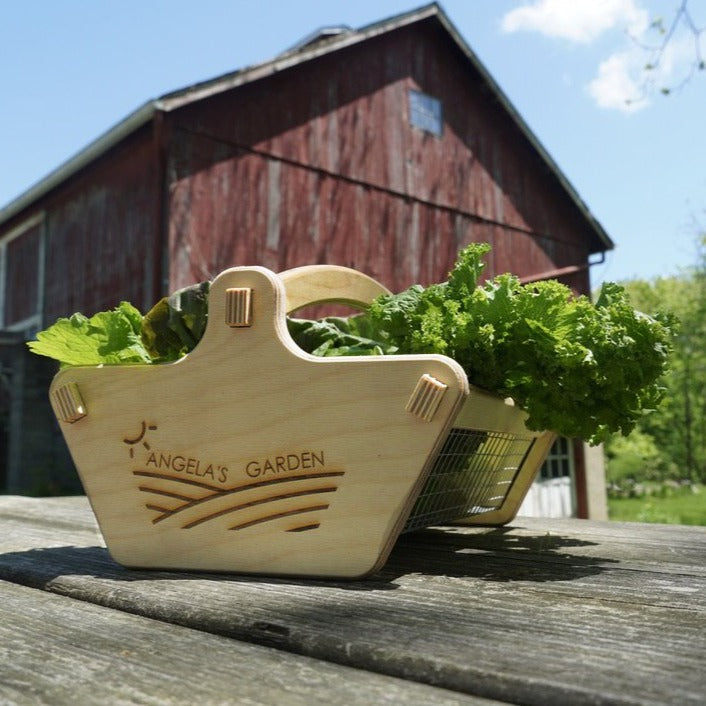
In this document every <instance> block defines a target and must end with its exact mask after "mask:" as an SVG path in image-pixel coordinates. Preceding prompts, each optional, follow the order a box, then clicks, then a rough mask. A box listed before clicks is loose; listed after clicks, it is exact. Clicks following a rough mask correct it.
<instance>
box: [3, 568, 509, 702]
mask: <svg viewBox="0 0 706 706" xmlns="http://www.w3.org/2000/svg"><path fill="white" fill-rule="evenodd" d="M332 685H335V688H332ZM0 702H1V703H2V704H3V705H4V706H21V705H26V706H41V705H44V704H46V706H62V704H66V705H67V706H74V705H75V704H81V705H84V704H86V705H89V704H96V706H98V705H100V706H104V705H105V704H111V706H112V705H114V704H154V705H157V704H164V705H169V706H174V705H175V704H194V703H199V704H208V705H209V706H210V705H213V704H224V705H225V704H272V705H273V706H279V705H280V704H285V703H286V704H288V705H289V704H291V705H292V706H297V705H301V706H309V705H310V704H326V706H328V705H329V704H332V705H334V706H350V705H351V704H361V705H367V704H401V703H404V704H418V705H419V706H423V705H425V704H439V705H440V706H441V705H446V706H453V705H454V704H469V705H471V706H472V705H473V704H477V705H478V706H483V705H484V704H487V705H488V706H491V704H493V703H497V702H493V701H488V700H486V699H480V698H474V697H471V696H464V695H462V694H458V693H454V692H450V691H447V690H445V689H438V688H435V687H431V686H426V685H423V684H417V683H414V682H410V681H404V680H402V679H396V678H394V677H386V676H383V675H378V674H370V673H369V672H364V671H361V670H357V669H352V668H350V667H345V666H342V665H337V664H332V663H330V662H322V661H321V660H315V659H312V658H309V657H302V656H299V655H292V654H286V655H285V654H283V653H282V652H280V651H279V650H275V649H272V648H267V647H262V646H259V645H253V644H247V643H243V642H238V641H237V640H230V639H228V638H226V637H221V636H219V635H212V634H209V633H203V632H198V631H194V630H190V629H188V628H182V627H178V626H175V625H171V624H169V623H164V622H160V621H156V620H152V619H149V618H142V617H139V616H136V615H131V614H129V613H124V612H121V611H116V610H106V609H102V608H100V607H99V606H96V605H91V604H87V603H83V602H79V601H74V600H71V599H70V598H66V597H63V596H57V595H53V594H51V593H46V592H44V591H38V590H36V589H32V588H27V587H25V586H18V585H16V584H12V583H6V582H0Z"/></svg>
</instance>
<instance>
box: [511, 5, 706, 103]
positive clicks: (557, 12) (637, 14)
mask: <svg viewBox="0 0 706 706" xmlns="http://www.w3.org/2000/svg"><path fill="white" fill-rule="evenodd" d="M644 1H645V0H532V2H528V3H526V4H524V5H521V6H520V7H516V8H515V9H514V10H510V11H509V12H507V13H506V14H505V15H504V17H503V18H502V21H501V28H502V30H503V31H504V32H520V31H525V32H539V33H540V34H543V35H545V36H547V37H550V38H555V39H564V40H568V41H571V42H575V43H579V44H584V45H588V44H591V43H592V42H593V41H594V40H596V39H598V38H599V37H600V36H601V35H604V34H606V33H608V32H610V31H611V30H612V31H613V32H614V34H613V35H612V36H613V37H614V38H615V42H616V46H615V47H614V50H613V51H612V52H611V53H610V55H609V56H607V57H606V58H604V59H602V60H596V61H597V62H598V68H597V71H596V75H595V77H594V78H593V79H592V80H591V81H590V82H589V83H588V84H587V85H586V90H587V92H588V94H589V95H590V96H591V97H592V98H593V99H594V101H595V102H596V104H597V105H598V106H599V107H601V108H606V109H611V110H620V111H623V112H626V113H631V112H635V111H637V110H640V109H642V108H645V107H646V106H648V105H649V104H650V100H649V96H650V95H653V94H654V93H658V92H660V91H662V90H665V89H667V90H672V89H673V88H675V87H679V86H681V85H683V84H685V83H686V82H688V80H689V78H690V77H691V75H692V74H693V72H694V65H695V57H697V56H698V55H699V51H698V50H695V49H694V41H695V37H694V32H693V31H692V30H690V29H689V27H688V25H686V24H685V21H684V19H683V18H682V19H681V21H680V23H679V25H678V26H677V27H676V31H675V32H674V34H673V35H670V37H669V42H668V43H667V44H666V46H662V42H663V37H662V36H660V35H659V34H658V32H657V30H656V29H655V28H654V27H651V26H650V16H649V13H648V11H647V10H646V9H645V7H644V6H643V4H644ZM676 18H679V15H676ZM618 32H620V33H622V38H621V35H619V34H618ZM700 41H701V42H702V48H701V55H703V53H704V52H705V51H706V33H704V34H702V35H701V37H700ZM648 66H651V68H647V67H648Z"/></svg>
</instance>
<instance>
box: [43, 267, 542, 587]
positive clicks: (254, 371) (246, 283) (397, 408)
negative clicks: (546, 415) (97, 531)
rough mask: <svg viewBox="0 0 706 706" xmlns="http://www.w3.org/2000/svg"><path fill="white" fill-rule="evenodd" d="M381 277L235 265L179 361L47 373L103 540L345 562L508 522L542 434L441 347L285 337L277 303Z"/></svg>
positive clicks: (185, 556)
mask: <svg viewBox="0 0 706 706" xmlns="http://www.w3.org/2000/svg"><path fill="white" fill-rule="evenodd" d="M384 291H386V290H384V288H382V287H381V285H379V284H377V283H376V282H374V280H371V279H370V278H368V277H366V276H365V275H362V274H360V273H358V272H356V271H354V270H349V269H347V268H336V267H328V266H318V267H317V266H314V267H308V268H298V269H296V270H290V271H288V272H285V273H282V274H281V275H276V274H274V273H272V272H270V271H269V270H266V269H264V268H259V267H247V268H245V267H238V268H232V269H229V270H226V271H224V272H223V273H221V274H220V275H219V276H218V277H217V278H216V279H215V280H214V282H213V284H212V286H211V292H210V298H209V319H208V325H207V328H206V332H205V334H204V337H203V339H202V341H201V342H200V343H199V344H198V346H197V347H196V348H195V349H194V350H193V351H192V352H191V353H189V354H188V355H187V356H186V357H184V358H182V359H181V360H179V361H177V362H175V363H168V364H163V365H130V366H98V367H73V368H66V369H64V370H62V371H60V372H59V373H58V374H57V375H56V377H55V378H54V381H53V382H52V385H51V390H50V398H51V402H52V405H53V408H54V412H55V414H56V416H57V418H58V420H59V424H60V427H61V429H62V432H63V434H64V437H65V439H66V442H67V444H68V446H69V449H70V451H71V454H72V457H73V459H74V462H75V464H76V467H77V469H78V473H79V475H80V478H81V481H82V483H83V485H84V488H85V491H86V493H87V495H88V497H89V499H90V502H91V505H92V507H93V510H94V512H95V515H96V518H97V520H98V523H99V525H100V528H101V531H102V533H103V536H104V538H105V541H106V544H107V546H108V549H109V551H110V553H111V554H112V556H113V557H114V558H115V559H116V560H117V561H118V562H120V563H122V564H124V565H126V566H130V567H143V568H169V569H190V570H205V571H231V572H244V573H265V574H279V575H305V576H329V577H334V576H336V577H351V578H352V577H360V576H364V575H367V574H370V573H372V572H374V571H376V570H377V569H378V568H380V567H381V566H382V565H383V564H384V562H385V560H386V559H387V556H388V554H389V552H390V550H391V548H392V546H393V544H394V542H395V541H396V539H397V537H398V536H399V534H400V533H401V532H403V531H406V530H412V529H416V528H420V527H426V526H429V525H433V524H440V523H449V522H452V521H456V522H474V523H488V524H503V523H505V522H508V521H509V520H511V519H512V518H513V517H514V515H515V513H516V512H517V508H518V507H519V505H520V503H521V501H522V499H523V497H524V495H525V493H526V491H527V489H528V487H529V485H530V483H531V482H532V480H533V478H534V476H535V474H536V472H537V470H538V468H539V466H540V465H541V463H542V461H543V460H544V457H545V455H546V453H547V450H548V448H549V446H550V444H551V441H552V439H553V435H552V434H548V433H544V434H538V433H533V432H529V431H527V430H526V428H525V426H524V415H523V413H522V412H521V411H520V410H519V409H517V408H516V407H513V406H512V405H510V404H507V403H506V402H504V401H503V400H501V399H499V398H496V397H494V396H492V395H488V394H486V393H484V392H482V391H480V390H478V389H476V388H471V387H470V386H469V384H468V381H467V378H466V375H465V373H464V371H463V370H462V368H461V367H460V366H459V365H458V364H457V363H456V362H455V361H453V360H451V359H450V358H447V357H444V356H438V355H404V356H372V357H342V358H317V357H314V356H311V355H309V354H307V353H305V352H303V351H302V350H301V349H300V348H299V347H298V346H296V344H295V343H294V342H293V341H292V339H291V338H290V336H289V333H288V331H287V325H286V314H287V312H289V311H294V310H297V309H299V308H301V307H302V306H304V305H307V304H311V303H319V302H323V301H343V302H346V303H348V304H354V305H356V304H357V305H364V304H365V303H366V302H369V301H370V300H371V298H372V297H374V296H376V295H377V294H379V293H381V292H384Z"/></svg>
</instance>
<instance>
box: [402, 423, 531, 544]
mask: <svg viewBox="0 0 706 706" xmlns="http://www.w3.org/2000/svg"><path fill="white" fill-rule="evenodd" d="M533 443H534V437H533V436H529V435H527V436H524V435H517V434H507V433H503V432H493V431H478V430H475V429H461V428H454V429H451V431H450V432H449V435H448V437H447V438H446V441H445V442H444V445H443V447H442V449H441V451H440V452H439V455H438V456H437V458H436V461H435V462H434V465H433V467H432V469H431V472H430V474H429V478H427V481H426V483H425V485H424V487H423V488H422V492H421V493H420V494H419V497H418V498H417V501H416V502H415V504H414V507H413V508H412V512H411V514H410V516H409V519H408V521H407V524H406V525H405V528H404V531H405V532H408V531H411V530H414V529H419V528H421V527H429V526H431V525H437V524H443V523H444V522H450V521H452V520H458V519H460V518H462V517H470V516H472V515H478V514H480V513H483V512H488V511H490V510H496V509H497V508H499V507H500V506H501V505H502V504H503V501H504V500H505V498H506V496H507V494H508V492H509V490H510V488H511V486H512V483H513V482H514V480H515V477H516V476H517V472H518V471H519V470H520V468H521V467H522V463H523V461H524V459H525V457H526V456H527V453H528V452H529V450H530V449H531V448H532V444H533Z"/></svg>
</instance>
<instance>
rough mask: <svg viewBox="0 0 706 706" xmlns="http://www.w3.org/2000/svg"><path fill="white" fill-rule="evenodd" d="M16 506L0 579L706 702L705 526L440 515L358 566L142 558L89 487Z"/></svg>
mask: <svg viewBox="0 0 706 706" xmlns="http://www.w3.org/2000/svg"><path fill="white" fill-rule="evenodd" d="M0 522H1V523H2V527H3V533H2V539H1V540H0V552H2V553H0V578H3V579H5V580H7V581H13V582H16V583H22V584H25V585H30V586H35V587H41V588H44V589H46V590H48V591H51V592H54V593H59V594H63V595H67V596H71V597H72V598H74V599H79V600H82V601H87V602H90V603H95V604H98V605H105V606H109V607H111V608H113V609H117V610H120V611H124V612H130V613H137V614H140V615H143V616H145V617H150V618H155V619H158V620H161V621H164V622H168V623H173V624H178V625H181V626H183V627H188V628H191V629H192V630H201V631H206V632H210V633H214V634H219V635H224V636H228V637H230V638H232V639H236V640H242V641H247V642H253V643H259V644H263V645H266V646H270V647H276V648H278V649H280V650H282V651H284V652H292V653H297V654H304V655H308V656H310V657H313V658H316V659H321V660H325V661H331V662H336V663H341V664H345V665H347V666H351V667H354V668H357V669H363V670H367V671H370V672H374V673H379V674H386V675H388V676H395V677H398V678H402V679H407V680H412V681H418V682H424V683H427V684H431V685H437V686H443V687H444V688H447V689H452V690H454V691H458V692H459V693H465V694H472V695H475V696H480V697H484V698H491V699H496V700H499V701H506V702H512V703H528V704H562V705H563V704H567V703H571V704H596V703H611V704H637V703H639V704H666V703H670V704H671V703H674V704H680V705H681V704H701V703H702V702H703V694H704V691H705V688H706V680H705V678H704V675H703V659H704V655H706V637H705V636H706V603H705V602H704V588H705V587H706V566H705V562H704V556H706V528H699V527H688V528H687V527H672V526H661V525H654V526H653V525H639V524H619V523H598V522H589V521H579V520H573V521H572V520H548V519H547V520H539V519H529V518H516V519H515V521H514V523H513V526H512V527H504V528H499V529H498V528H481V527H471V528H466V527H464V528H460V527H457V528H447V529H443V530H441V529H439V530H435V529H431V530H427V531H422V532H417V533H413V534H410V535H404V536H403V537H402V538H401V539H400V540H399V541H398V542H397V544H396V546H395V548H394V551H393V552H392V554H391V556H390V560H389V561H388V563H387V565H386V566H385V568H384V570H383V571H381V572H379V573H377V574H376V575H375V576H373V577H371V578H370V579H368V580H366V581H348V582H342V581H313V580H295V579H262V578H255V577H238V576H223V575H206V574H197V573H189V574H187V573H175V572H164V571H159V572H149V571H129V570H126V569H123V568H121V567H120V566H119V565H117V564H115V563H114V562H113V561H112V560H111V559H110V557H109V556H108V554H107V552H106V551H105V549H104V548H103V546H102V542H101V541H100V536H99V534H98V533H97V530H96V528H95V524H94V523H93V520H92V517H91V513H90V510H89V507H88V504H87V502H86V501H85V500H82V499H54V500H52V501H49V502H45V501H44V500H34V499H29V498H11V497H10V498H7V497H6V498H1V499H0Z"/></svg>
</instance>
